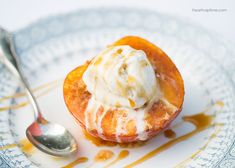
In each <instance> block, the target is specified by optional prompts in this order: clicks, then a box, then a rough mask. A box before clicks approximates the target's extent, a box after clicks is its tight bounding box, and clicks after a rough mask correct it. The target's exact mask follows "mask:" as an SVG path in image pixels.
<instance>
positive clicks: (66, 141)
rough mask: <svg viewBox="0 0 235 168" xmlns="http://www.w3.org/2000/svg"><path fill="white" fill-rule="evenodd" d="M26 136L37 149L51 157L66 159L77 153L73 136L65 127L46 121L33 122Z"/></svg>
mask: <svg viewBox="0 0 235 168" xmlns="http://www.w3.org/2000/svg"><path fill="white" fill-rule="evenodd" d="M26 136H27V138H28V139H29V141H30V142H31V143H32V144H33V145H34V146H35V147H37V148H38V149H40V150H41V151H43V152H45V153H47V154H50V155H54V156H62V157H64V156H68V155H71V154H73V153H76V151H77V143H76V141H75V139H74V138H73V136H72V135H71V134H70V133H69V132H68V131H67V130H66V129H65V128H64V127H62V126H60V125H58V124H54V123H50V122H48V121H47V120H45V119H43V120H42V121H40V122H39V121H38V120H36V121H35V122H33V123H32V124H31V125H30V126H29V127H28V128H27V130H26Z"/></svg>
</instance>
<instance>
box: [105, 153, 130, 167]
mask: <svg viewBox="0 0 235 168" xmlns="http://www.w3.org/2000/svg"><path fill="white" fill-rule="evenodd" d="M127 156H129V151H128V150H122V151H121V152H120V153H119V154H118V156H117V158H116V159H114V160H113V161H112V162H110V163H109V164H107V165H106V166H104V167H103V168H108V167H110V166H112V165H113V164H115V163H117V162H118V161H120V160H122V159H125V158H126V157H127Z"/></svg>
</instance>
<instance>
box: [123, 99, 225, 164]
mask: <svg viewBox="0 0 235 168" xmlns="http://www.w3.org/2000/svg"><path fill="white" fill-rule="evenodd" d="M214 105H218V106H220V107H223V106H224V104H223V103H221V102H220V101H218V102H216V103H215V104H214ZM212 107H213V106H212ZM208 110H209V108H208V109H206V110H205V111H203V112H201V113H198V114H194V115H191V116H184V117H183V118H182V119H183V121H185V122H190V123H192V124H193V125H195V127H196V128H195V129H194V130H193V131H191V132H189V133H187V134H184V135H182V136H180V137H177V138H175V139H172V140H170V141H168V142H167V143H165V144H163V145H161V146H159V147H157V148H156V149H154V150H152V151H151V152H149V153H147V154H145V155H144V156H143V157H141V158H139V159H137V160H136V161H134V162H132V163H130V164H129V165H126V166H125V168H132V167H134V166H137V165H139V164H141V163H143V162H145V161H146V160H148V159H150V158H152V157H154V156H155V155H157V154H159V153H161V152H162V151H164V150H167V149H168V148H170V147H171V146H173V145H175V144H177V143H179V142H182V141H185V140H187V139H189V138H190V137H192V136H194V135H196V134H198V133H200V132H202V131H204V130H206V129H207V128H209V127H211V126H213V125H212V121H213V119H214V117H215V116H214V115H207V114H206V112H207V111H208Z"/></svg>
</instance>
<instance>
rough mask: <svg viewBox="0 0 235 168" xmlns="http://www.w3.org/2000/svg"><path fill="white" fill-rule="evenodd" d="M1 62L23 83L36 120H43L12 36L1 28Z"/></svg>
mask: <svg viewBox="0 0 235 168" xmlns="http://www.w3.org/2000/svg"><path fill="white" fill-rule="evenodd" d="M0 61H2V62H3V64H4V65H5V66H6V67H7V68H8V69H9V70H10V71H11V72H12V73H13V74H14V75H15V76H16V77H17V78H18V79H19V80H20V81H21V83H22V85H23V86H24V88H25V93H26V95H27V97H28V100H29V102H30V104H31V106H32V108H33V110H34V116H35V119H37V120H39V122H40V120H41V119H43V117H42V114H41V112H40V109H39V106H38V104H37V102H36V98H35V97H34V95H33V94H32V92H31V90H30V88H29V85H28V84H27V82H26V80H25V78H24V76H23V74H22V73H21V68H20V66H19V65H20V61H19V60H18V59H17V55H16V52H15V48H14V45H13V40H12V35H11V34H10V33H9V32H7V31H6V30H4V29H2V28H1V27H0Z"/></svg>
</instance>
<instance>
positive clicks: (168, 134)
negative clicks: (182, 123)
mask: <svg viewBox="0 0 235 168" xmlns="http://www.w3.org/2000/svg"><path fill="white" fill-rule="evenodd" d="M164 136H165V137H167V138H170V139H173V138H175V137H176V133H175V132H174V131H173V130H172V129H167V130H165V131H164Z"/></svg>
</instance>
